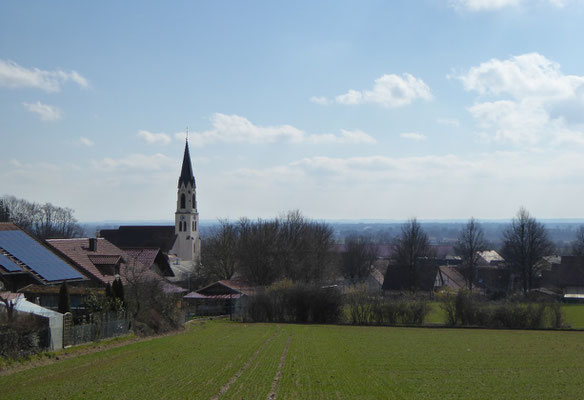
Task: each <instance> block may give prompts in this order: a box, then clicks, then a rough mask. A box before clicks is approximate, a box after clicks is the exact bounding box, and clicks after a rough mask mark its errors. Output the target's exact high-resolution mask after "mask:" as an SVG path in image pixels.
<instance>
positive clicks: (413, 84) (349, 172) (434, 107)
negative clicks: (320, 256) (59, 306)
mask: <svg viewBox="0 0 584 400" xmlns="http://www.w3.org/2000/svg"><path fill="white" fill-rule="evenodd" d="M583 21H584V4H583V2H582V1H580V0H533V1H529V0H420V1H392V2H388V1H354V2H350V1H325V2H302V1H298V2H273V1H265V2H259V1H252V2H240V1H214V2H195V1H188V2H186V1H185V2H131V1H124V2H93V3H87V2H3V4H2V5H1V6H0V194H10V195H15V196H17V197H21V198H26V199H28V200H32V201H37V202H52V203H54V204H57V205H61V206H67V207H71V208H73V209H74V210H75V211H76V216H77V217H78V219H80V220H81V221H96V220H104V219H107V220H156V219H160V220H163V219H172V217H173V213H174V209H175V201H176V183H177V179H178V174H179V172H180V162H181V159H182V152H183V147H184V136H185V133H184V132H185V129H186V127H187V126H188V127H189V130H190V144H191V155H192V157H193V164H194V165H193V167H194V171H195V175H196V179H197V185H198V194H197V195H198V203H199V212H200V216H201V218H202V219H215V218H238V217H241V216H248V217H251V218H255V217H273V216H275V215H277V214H279V213H280V212H283V211H286V210H290V209H300V210H301V211H303V213H304V214H306V215H307V216H309V217H312V218H318V219H358V218H373V219H398V220H401V219H406V218H409V217H413V216H417V217H418V218H421V219H452V218H456V219H459V218H460V219H465V218H468V217H470V216H475V217H477V218H485V219H487V218H489V219H491V218H510V217H511V216H513V215H514V214H515V212H516V211H517V209H518V208H519V207H520V206H524V207H526V208H527V209H528V210H529V211H530V212H531V213H532V214H533V215H535V216H536V217H540V218H582V217H584V208H583V207H582V201H581V199H582V198H583V197H584V185H583V184H582V183H583V182H584V162H583V157H582V156H583V155H584V57H583V55H582V51H581V49H582V37H584V28H583V26H584V24H583Z"/></svg>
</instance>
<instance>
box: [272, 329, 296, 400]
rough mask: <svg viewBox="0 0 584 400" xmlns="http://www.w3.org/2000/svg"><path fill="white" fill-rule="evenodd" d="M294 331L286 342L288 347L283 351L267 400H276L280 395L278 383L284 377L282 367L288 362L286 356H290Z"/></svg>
mask: <svg viewBox="0 0 584 400" xmlns="http://www.w3.org/2000/svg"><path fill="white" fill-rule="evenodd" d="M292 336H294V334H293V333H291V334H290V336H289V337H288V341H287V342H286V347H284V351H283V352H282V356H281V357H280V364H278V369H277V370H276V375H274V380H273V381H272V388H271V389H270V393H268V397H267V398H266V399H267V400H275V399H276V397H277V396H278V384H279V383H280V379H281V378H282V369H283V368H284V363H286V357H287V356H288V348H289V347H290V342H291V341H292Z"/></svg>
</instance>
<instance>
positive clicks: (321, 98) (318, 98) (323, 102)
mask: <svg viewBox="0 0 584 400" xmlns="http://www.w3.org/2000/svg"><path fill="white" fill-rule="evenodd" d="M310 101H311V102H312V103H315V104H320V105H323V106H325V105H327V104H330V101H329V99H327V98H326V97H324V96H312V97H311V98H310Z"/></svg>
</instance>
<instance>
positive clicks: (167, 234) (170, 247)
mask: <svg viewBox="0 0 584 400" xmlns="http://www.w3.org/2000/svg"><path fill="white" fill-rule="evenodd" d="M196 187H197V185H196V182H195V176H194V174H193V167H192V163H191V156H190V151H189V144H188V140H187V142H186V143H185V151H184V155H183V162H182V167H181V173H180V176H179V179H178V190H177V201H176V212H175V213H174V219H175V224H174V226H120V227H119V228H118V229H103V230H101V231H100V232H99V236H100V237H102V238H105V239H107V240H108V241H109V242H111V243H113V244H115V245H116V246H118V247H120V248H122V249H126V248H143V249H144V248H154V249H160V251H161V252H162V253H163V255H164V256H166V257H167V259H168V260H169V261H170V263H169V266H170V269H171V270H172V275H173V276H169V275H165V276H167V277H168V278H169V279H170V280H172V281H173V282H176V283H180V284H182V285H184V286H188V280H189V279H190V277H191V275H192V274H193V273H194V271H195V268H196V267H197V266H198V265H199V264H200V261H201V238H200V234H199V230H200V226H199V212H198V210H197V197H196Z"/></svg>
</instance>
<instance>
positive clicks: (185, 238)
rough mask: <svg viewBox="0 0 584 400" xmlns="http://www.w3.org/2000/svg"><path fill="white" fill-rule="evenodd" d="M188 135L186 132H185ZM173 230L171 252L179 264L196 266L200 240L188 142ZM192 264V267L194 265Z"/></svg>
mask: <svg viewBox="0 0 584 400" xmlns="http://www.w3.org/2000/svg"><path fill="white" fill-rule="evenodd" d="M187 135H188V131H187ZM174 216H175V228H174V233H175V234H176V240H175V242H174V245H173V247H172V250H171V252H172V253H173V254H175V255H176V256H177V257H178V258H179V259H180V261H181V262H186V263H187V264H188V263H191V264H193V263H194V264H198V263H199V261H200V258H201V238H200V236H199V213H198V211H197V189H196V186H195V175H194V174H193V166H192V164H191V155H190V153H189V141H188V136H187V141H186V143H185V154H184V156H183V163H182V168H181V172H180V177H179V178H178V191H177V199H176V212H175V213H174ZM194 264H193V265H194Z"/></svg>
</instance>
